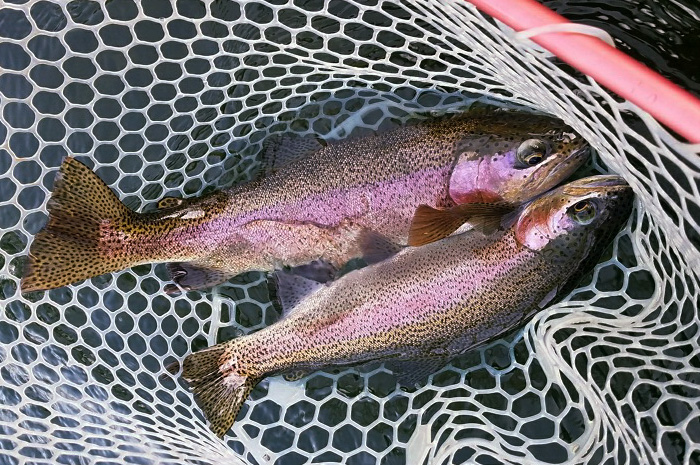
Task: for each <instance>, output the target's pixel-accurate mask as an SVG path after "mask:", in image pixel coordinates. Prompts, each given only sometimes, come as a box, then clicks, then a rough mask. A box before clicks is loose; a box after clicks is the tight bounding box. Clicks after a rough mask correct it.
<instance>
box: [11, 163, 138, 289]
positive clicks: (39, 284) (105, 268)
mask: <svg viewBox="0 0 700 465" xmlns="http://www.w3.org/2000/svg"><path fill="white" fill-rule="evenodd" d="M48 210H49V220H48V223H47V224H46V226H45V227H44V229H43V230H41V231H39V233H38V234H37V235H36V236H35V238H34V241H33V242H32V245H31V247H30V248H29V259H28V261H27V263H26V265H25V267H24V274H23V278H22V284H21V288H22V292H31V291H38V290H45V289H53V288H56V287H61V286H65V285H67V284H70V283H73V282H76V281H81V280H83V279H86V278H90V277H92V276H97V275H101V274H103V273H107V272H110V271H116V270H120V269H122V268H126V267H128V266H131V265H132V263H130V261H129V257H128V255H127V253H126V248H125V247H122V248H121V250H119V248H116V249H115V250H110V241H109V239H108V236H109V234H108V231H107V229H109V230H111V231H117V230H119V228H122V227H123V226H125V225H128V224H131V223H133V222H134V221H135V218H136V215H137V214H136V213H134V212H132V211H131V210H129V209H128V208H127V207H125V206H124V205H123V204H122V203H121V202H120V201H119V199H118V198H117V196H116V195H114V193H113V192H112V191H111V190H110V189H109V187H108V186H107V185H106V184H105V183H104V182H103V181H102V180H101V179H100V178H99V177H98V176H97V175H96V174H95V173H93V172H92V171H91V170H90V169H89V168H88V167H87V166H85V165H83V164H82V163H80V162H79V161H77V160H75V159H74V158H71V157H68V158H66V160H65V161H64V162H63V164H62V165H61V168H60V170H59V171H58V174H57V176H56V182H55V184H54V189H53V193H52V194H51V198H50V199H49V203H48ZM106 233H107V234H106Z"/></svg>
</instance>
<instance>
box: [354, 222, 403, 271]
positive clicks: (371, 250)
mask: <svg viewBox="0 0 700 465" xmlns="http://www.w3.org/2000/svg"><path fill="white" fill-rule="evenodd" d="M359 246H360V250H361V251H362V258H363V259H364V261H365V262H367V264H368V265H371V264H373V263H378V262H381V261H382V260H386V259H387V258H389V257H391V256H392V255H395V254H397V253H398V252H400V251H401V249H402V248H403V247H402V246H400V245H398V244H396V243H394V242H392V241H390V240H389V239H387V238H386V237H384V236H383V235H381V234H379V233H378V232H376V231H372V230H370V229H365V230H363V231H362V232H361V233H360V236H359Z"/></svg>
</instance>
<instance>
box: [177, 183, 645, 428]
mask: <svg viewBox="0 0 700 465" xmlns="http://www.w3.org/2000/svg"><path fill="white" fill-rule="evenodd" d="M632 205H633V194H632V190H631V188H630V187H629V186H628V185H627V184H626V183H625V182H624V181H623V180H622V179H621V178H619V177H617V176H595V177H591V178H585V179H582V180H578V181H574V182H572V183H569V184H567V185H565V186H563V187H560V188H557V189H555V190H553V191H551V192H549V193H547V194H544V195H543V196H542V197H540V198H538V199H535V200H533V201H532V202H531V203H529V204H527V205H525V206H523V207H522V208H521V209H520V210H519V211H518V212H517V213H516V214H515V215H511V217H509V218H508V219H506V220H505V221H506V223H505V224H504V227H505V229H504V230H500V231H498V232H495V233H493V234H491V235H489V236H486V235H483V234H481V233H479V232H477V231H470V232H466V233H463V234H459V235H454V236H451V237H448V238H446V239H443V240H441V241H438V242H434V243H431V244H428V245H425V246H422V247H417V248H408V249H405V250H403V251H401V252H400V253H398V254H397V255H395V256H394V257H391V258H389V259H387V260H385V261H383V262H380V263H377V264H374V265H371V266H368V267H365V268H363V269H360V270H356V271H353V272H351V273H349V274H348V275H346V276H344V277H342V278H340V279H339V280H337V281H335V282H334V283H332V284H330V285H324V286H321V287H320V288H318V289H317V290H315V291H314V292H313V293H311V294H310V295H308V296H307V297H306V298H304V299H302V300H301V301H300V302H299V303H298V305H296V306H295V307H294V308H293V309H292V310H291V312H289V313H288V314H287V315H286V316H285V317H284V318H283V319H282V320H280V321H279V322H277V323H275V324H273V325H271V326H268V327H267V328H265V329H262V330H260V331H258V332H256V333H253V334H251V335H248V336H244V337H241V338H238V339H235V340H232V341H229V342H226V343H223V344H219V345H217V346H214V347H211V348H209V349H205V350H203V351H201V352H197V353H194V354H191V355H189V356H188V357H186V358H185V360H184V362H183V372H182V376H183V378H184V379H185V380H186V381H187V382H188V383H189V384H190V387H191V388H192V390H193V391H194V393H195V395H196V396H197V398H198V400H199V402H200V405H201V406H202V408H203V409H204V412H205V414H206V417H207V418H208V419H209V421H210V423H211V428H212V430H213V431H214V432H215V433H216V434H217V435H218V436H222V435H223V434H224V433H225V432H226V431H227V430H228V429H229V428H230V426H231V425H232V424H233V421H234V419H235V417H236V415H237V414H238V412H239V410H240V408H241V406H242V404H243V402H244V401H245V399H246V397H247V396H248V393H249V392H250V390H251V389H252V388H253V387H254V386H255V385H256V384H257V383H258V382H259V381H260V380H261V379H263V378H264V377H266V376H271V375H275V374H280V373H290V372H295V371H299V370H301V371H303V372H310V371H314V370H318V369H321V368H325V367H329V366H343V365H353V364H358V363H363V362H367V361H376V360H385V361H392V362H396V361H402V360H404V361H410V360H416V359H420V360H423V361H428V362H431V363H437V364H442V363H444V362H446V361H447V360H448V359H449V358H451V357H453V356H455V355H458V354H461V353H463V352H465V351H467V350H469V349H470V348H472V347H474V346H476V345H479V344H482V343H484V342H486V341H488V340H490V339H493V338H495V337H497V336H498V335H500V334H503V333H504V332H505V331H507V330H509V329H511V328H513V327H516V326H518V325H520V324H522V323H523V322H524V321H525V320H527V319H528V318H529V317H531V316H532V315H533V314H534V313H535V312H536V311H538V310H539V309H541V308H543V307H545V306H546V305H548V304H549V303H550V302H552V301H554V300H555V299H557V298H559V297H561V296H563V295H564V294H565V293H568V292H569V289H571V288H572V286H574V285H575V283H576V281H577V280H578V279H579V277H580V276H581V274H582V273H585V272H587V271H588V270H589V269H590V267H591V266H592V265H593V264H594V263H595V262H596V261H597V260H598V258H599V257H600V254H601V253H602V251H603V250H604V249H605V247H607V246H608V245H609V243H610V240H611V239H612V237H613V236H614V235H615V234H616V233H617V232H618V231H619V229H620V228H621V226H622V225H623V224H624V223H625V222H626V221H627V218H628V217H629V214H630V212H631V210H632ZM590 211H593V216H591V217H590V218H588V217H586V216H585V215H586V214H589V213H590ZM297 279H298V278H297Z"/></svg>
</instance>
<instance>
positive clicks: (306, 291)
mask: <svg viewBox="0 0 700 465" xmlns="http://www.w3.org/2000/svg"><path fill="white" fill-rule="evenodd" d="M272 279H273V281H274V283H275V286H276V287H277V298H278V299H279V301H280V304H281V305H282V318H286V317H287V316H288V315H289V314H290V313H291V312H292V311H293V310H294V308H295V307H296V306H297V305H298V304H299V302H301V301H302V300H303V299H304V298H305V297H306V296H308V295H310V294H313V293H314V292H315V291H316V290H317V289H319V288H321V287H323V284H321V283H319V282H317V281H313V280H311V279H308V278H305V277H303V276H299V275H296V274H292V273H289V272H287V271H275V272H274V273H273V274H272Z"/></svg>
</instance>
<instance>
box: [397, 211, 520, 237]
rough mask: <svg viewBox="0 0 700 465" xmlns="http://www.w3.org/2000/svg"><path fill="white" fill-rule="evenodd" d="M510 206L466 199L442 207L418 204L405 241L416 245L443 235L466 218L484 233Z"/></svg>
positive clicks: (453, 229)
mask: <svg viewBox="0 0 700 465" xmlns="http://www.w3.org/2000/svg"><path fill="white" fill-rule="evenodd" d="M512 210H513V207H511V206H508V205H501V204H487V203H467V204H463V205H457V206H454V207H452V208H446V209H442V210H440V209H437V208H433V207H429V206H428V205H419V206H418V208H417V209H416V213H415V214H414V215H413V222H412V223H411V229H410V231H409V233H408V245H410V246H413V247H417V246H420V245H425V244H430V243H431V242H435V241H439V240H440V239H444V238H445V237H447V236H449V235H450V234H452V233H453V232H455V231H456V230H458V229H459V228H460V226H462V225H463V224H464V223H466V222H467V221H469V222H470V223H471V224H473V225H474V228H475V229H479V230H481V231H482V232H484V233H485V234H488V233H490V232H492V231H493V230H495V229H497V228H498V227H499V226H500V224H501V220H502V218H503V215H505V214H507V213H509V212H511V211H512Z"/></svg>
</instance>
